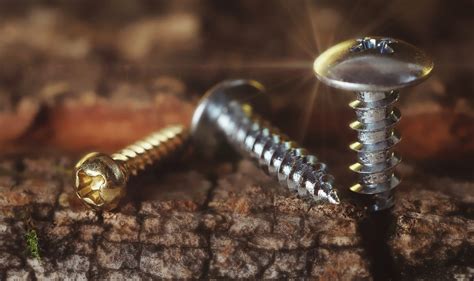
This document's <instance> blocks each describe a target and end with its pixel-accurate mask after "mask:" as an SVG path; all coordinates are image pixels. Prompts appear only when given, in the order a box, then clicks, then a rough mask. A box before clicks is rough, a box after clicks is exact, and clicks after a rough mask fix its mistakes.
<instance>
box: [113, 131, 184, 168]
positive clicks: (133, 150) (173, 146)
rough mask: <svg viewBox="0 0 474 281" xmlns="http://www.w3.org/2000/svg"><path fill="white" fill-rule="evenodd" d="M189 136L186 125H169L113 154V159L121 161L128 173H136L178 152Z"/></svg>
mask: <svg viewBox="0 0 474 281" xmlns="http://www.w3.org/2000/svg"><path fill="white" fill-rule="evenodd" d="M187 136H188V132H187V129H185V127H184V126H181V125H173V126H169V127H166V128H164V129H162V130H160V131H157V132H155V133H152V134H151V135H149V136H147V137H145V138H144V139H142V140H139V141H137V142H135V143H133V144H131V145H129V146H127V147H126V148H124V149H122V150H120V151H119V152H117V153H114V154H112V159H114V160H116V161H119V162H121V163H122V165H123V166H124V168H125V169H124V170H125V171H127V174H129V175H130V174H131V175H136V174H137V173H138V172H139V171H142V170H144V169H145V168H146V167H147V166H149V165H152V164H155V163H157V162H159V161H162V160H163V159H165V158H167V157H169V156H170V155H171V154H173V153H174V152H177V150H179V149H180V148H182V147H183V144H184V143H185V142H186V140H187Z"/></svg>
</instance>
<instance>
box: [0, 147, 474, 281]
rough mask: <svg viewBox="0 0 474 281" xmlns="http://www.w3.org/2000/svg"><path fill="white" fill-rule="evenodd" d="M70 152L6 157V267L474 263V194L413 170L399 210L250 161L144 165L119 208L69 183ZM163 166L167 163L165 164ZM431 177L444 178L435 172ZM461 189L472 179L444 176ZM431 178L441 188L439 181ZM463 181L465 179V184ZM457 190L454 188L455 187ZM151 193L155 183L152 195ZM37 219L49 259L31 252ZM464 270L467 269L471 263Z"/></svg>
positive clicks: (94, 275) (315, 273) (416, 272)
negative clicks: (288, 181) (282, 177)
mask: <svg viewBox="0 0 474 281" xmlns="http://www.w3.org/2000/svg"><path fill="white" fill-rule="evenodd" d="M71 164H72V163H71V161H70V160H69V158H66V157H59V158H54V157H53V158H52V157H47V156H38V157H36V158H28V157H27V158H21V157H19V158H4V159H2V160H1V161H0V165H1V177H0V210H1V216H0V217H1V221H0V230H1V232H0V238H1V239H0V241H1V244H0V253H1V254H0V258H1V261H2V262H1V263H0V276H2V278H13V277H19V278H22V277H28V278H33V277H34V278H37V279H49V278H56V279H64V278H91V279H111V280H116V279H129V278H144V279H152V278H289V277H293V278H296V277H303V276H307V277H315V278H320V279H323V280H326V279H334V278H336V279H341V280H354V279H373V278H374V277H378V278H380V276H386V275H384V274H386V272H383V271H389V272H391V274H393V275H392V276H398V277H403V278H408V277H426V278H432V277H435V276H436V277H439V278H441V277H442V279H449V278H454V276H456V275H461V274H472V263H473V262H474V260H473V255H472V253H473V251H474V240H473V237H474V220H473V219H472V215H473V212H474V206H473V201H472V195H471V197H466V196H460V197H459V198H456V195H451V196H449V195H446V194H444V193H441V192H439V191H432V190H429V189H426V188H424V187H418V185H419V184H420V183H419V182H418V181H417V180H415V179H412V177H410V178H408V179H407V183H406V184H405V185H410V186H411V187H412V188H411V190H410V191H403V192H401V193H400V194H399V196H398V202H397V205H396V208H395V209H394V210H393V214H390V215H389V214H380V215H378V216H381V217H377V216H375V217H369V216H367V215H365V214H364V213H363V212H362V211H358V210H359V209H358V208H357V207H356V206H354V205H352V204H351V203H350V201H349V202H347V201H346V202H344V203H343V204H342V205H339V206H311V205H310V204H308V203H307V202H304V201H302V200H300V199H298V198H296V197H294V196H292V195H291V194H288V193H287V192H286V191H285V190H283V189H281V188H279V187H278V186H277V184H276V183H274V182H273V181H272V180H271V179H270V178H269V177H268V176H266V175H265V174H264V173H263V172H261V171H259V170H257V168H255V166H254V165H253V163H251V162H250V161H240V162H238V163H237V165H236V166H235V167H233V166H232V165H230V164H229V163H227V164H226V163H221V164H219V165H218V169H217V170H218V171H219V175H218V176H217V177H215V174H214V175H213V174H212V173H211V174H209V171H207V172H206V171H198V170H192V169H191V171H182V170H180V171H174V172H173V171H168V172H167V173H166V174H164V175H158V176H157V175H153V174H152V173H150V174H148V175H145V178H144V179H142V180H141V181H140V182H134V183H132V186H130V189H132V190H138V189H140V190H141V192H140V194H142V195H141V198H140V196H138V197H135V196H133V195H132V196H130V198H128V199H127V200H126V201H125V202H124V204H123V206H122V207H121V208H120V210H118V211H117V212H103V213H100V212H99V213H94V212H93V211H90V210H88V209H86V208H85V207H83V206H82V205H81V204H80V202H78V199H77V198H76V197H75V195H74V194H73V191H72V187H71V181H70V172H69V170H68V168H69V167H70V166H71ZM157 174H158V173H157ZM433 181H434V182H437V181H438V182H439V179H436V178H434V179H433ZM446 183H447V184H449V185H450V186H451V187H452V188H453V190H455V189H458V188H464V189H465V191H466V192H467V191H470V190H472V188H473V183H467V182H456V181H449V180H446V179H444V183H441V184H442V185H444V184H446ZM430 187H431V188H436V184H432V185H431V186H430ZM458 191H459V190H458ZM458 191H457V192H458ZM144 194H146V195H144ZM30 229H35V230H36V231H37V234H38V237H39V245H40V254H41V260H40V261H39V260H37V259H35V258H32V257H30V256H29V253H28V251H27V248H26V244H25V243H26V242H25V234H26V231H27V230H30ZM466 276H467V275H466Z"/></svg>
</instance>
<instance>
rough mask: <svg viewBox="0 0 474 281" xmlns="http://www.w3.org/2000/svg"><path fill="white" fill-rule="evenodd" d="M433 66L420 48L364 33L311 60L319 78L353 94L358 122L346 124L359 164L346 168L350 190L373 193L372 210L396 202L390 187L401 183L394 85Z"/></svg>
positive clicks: (403, 83) (397, 86) (405, 83)
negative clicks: (352, 176)
mask: <svg viewBox="0 0 474 281" xmlns="http://www.w3.org/2000/svg"><path fill="white" fill-rule="evenodd" d="M432 70H433V61H432V60H431V58H429V57H428V56H427V55H426V54H425V53H423V52H422V51H421V50H419V49H418V48H416V47H414V46H413V45H410V44H408V43H406V42H403V41H401V40H395V39H391V38H380V37H365V38H362V39H355V40H348V41H345V42H342V43H339V44H337V45H335V46H333V47H331V48H330V49H328V50H326V51H325V52H324V53H322V54H321V55H320V56H319V57H318V58H317V59H316V60H315V62H314V71H315V74H316V76H317V77H318V79H320V80H321V81H322V82H324V83H326V84H327V85H329V86H332V87H336V88H340V89H344V90H349V91H356V92H357V99H356V100H355V101H353V102H351V103H350V104H349V105H350V106H351V107H352V108H353V109H354V110H355V112H356V116H357V120H356V121H354V122H352V123H351V124H350V127H351V128H352V129H353V130H356V131H357V133H358V141H357V142H354V143H353V144H351V145H350V148H351V149H352V150H354V151H356V152H357V158H358V162H357V163H355V164H353V165H351V166H350V169H351V170H352V171H354V172H356V173H358V174H359V182H358V183H357V184H355V185H353V186H352V187H350V189H351V190H352V191H354V192H357V193H361V194H368V195H370V196H372V199H373V203H372V204H371V206H370V207H369V208H370V209H371V210H373V211H378V210H384V209H387V208H390V207H392V206H393V204H394V198H393V191H392V190H393V189H394V188H395V187H396V186H397V185H399V184H400V177H399V176H398V175H397V174H396V173H395V167H396V166H397V165H398V164H399V163H400V161H401V158H400V157H399V156H398V155H397V154H396V153H395V152H394V147H395V145H396V144H397V143H398V142H400V139H401V138H400V136H399V135H398V134H397V133H396V132H395V130H394V128H395V126H396V124H397V123H398V122H399V120H400V118H401V114H400V111H399V110H398V109H397V108H396V107H395V106H394V104H395V102H396V101H397V100H398V97H399V94H398V89H400V88H403V87H407V86H409V85H414V84H417V83H419V82H421V81H423V80H424V79H426V78H427V77H428V76H429V75H430V74H431V71H432Z"/></svg>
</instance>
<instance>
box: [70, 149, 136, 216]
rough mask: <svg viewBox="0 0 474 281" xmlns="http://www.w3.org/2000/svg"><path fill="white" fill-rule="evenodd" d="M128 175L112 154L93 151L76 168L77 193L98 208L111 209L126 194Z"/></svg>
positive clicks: (83, 199) (88, 203)
mask: <svg viewBox="0 0 474 281" xmlns="http://www.w3.org/2000/svg"><path fill="white" fill-rule="evenodd" d="M127 179H128V175H127V173H126V172H125V170H124V168H123V167H122V166H121V165H120V164H119V162H117V161H115V160H114V159H112V158H111V157H110V156H108V155H105V154H102V153H98V152H92V153H89V154H87V155H85V156H84V157H83V158H82V159H81V160H79V162H78V163H77V164H76V166H75V168H74V183H75V184H74V185H75V190H76V195H77V196H78V197H79V198H80V199H81V200H82V201H83V202H84V203H85V204H87V205H88V206H90V207H91V208H93V209H96V210H111V209H114V208H115V207H117V205H118V203H119V201H120V199H122V197H123V196H125V186H126V183H127Z"/></svg>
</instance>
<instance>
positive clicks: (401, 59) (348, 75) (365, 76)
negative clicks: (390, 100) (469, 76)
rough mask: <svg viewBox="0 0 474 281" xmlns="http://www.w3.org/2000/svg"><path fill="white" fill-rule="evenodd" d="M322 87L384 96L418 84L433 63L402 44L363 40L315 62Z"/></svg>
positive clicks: (349, 42)
mask: <svg viewBox="0 0 474 281" xmlns="http://www.w3.org/2000/svg"><path fill="white" fill-rule="evenodd" d="M313 66H314V72H315V74H316V76H317V77H318V79H320V80H321V81H322V82H324V83H325V84H327V85H329V86H332V87H335V88H340V89H344V90H349V91H357V92H385V91H390V90H394V89H398V88H403V87H407V86H410V85H414V84H417V83H419V82H421V81H423V80H424V79H426V78H427V77H428V76H429V75H430V74H431V72H432V70H433V66H434V64H433V60H432V59H431V58H430V57H429V56H428V55H426V54H425V53H424V52H423V51H422V50H420V49H418V48H417V47H415V46H413V45H411V44H409V43H406V42H404V41H402V40H398V39H392V38H384V37H365V38H361V39H351V40H347V41H344V42H342V43H339V44H337V45H335V46H333V47H331V48H329V49H328V50H326V51H325V52H323V53H322V54H321V55H320V56H319V57H318V58H317V59H316V60H315V61H314V65H313Z"/></svg>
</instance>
